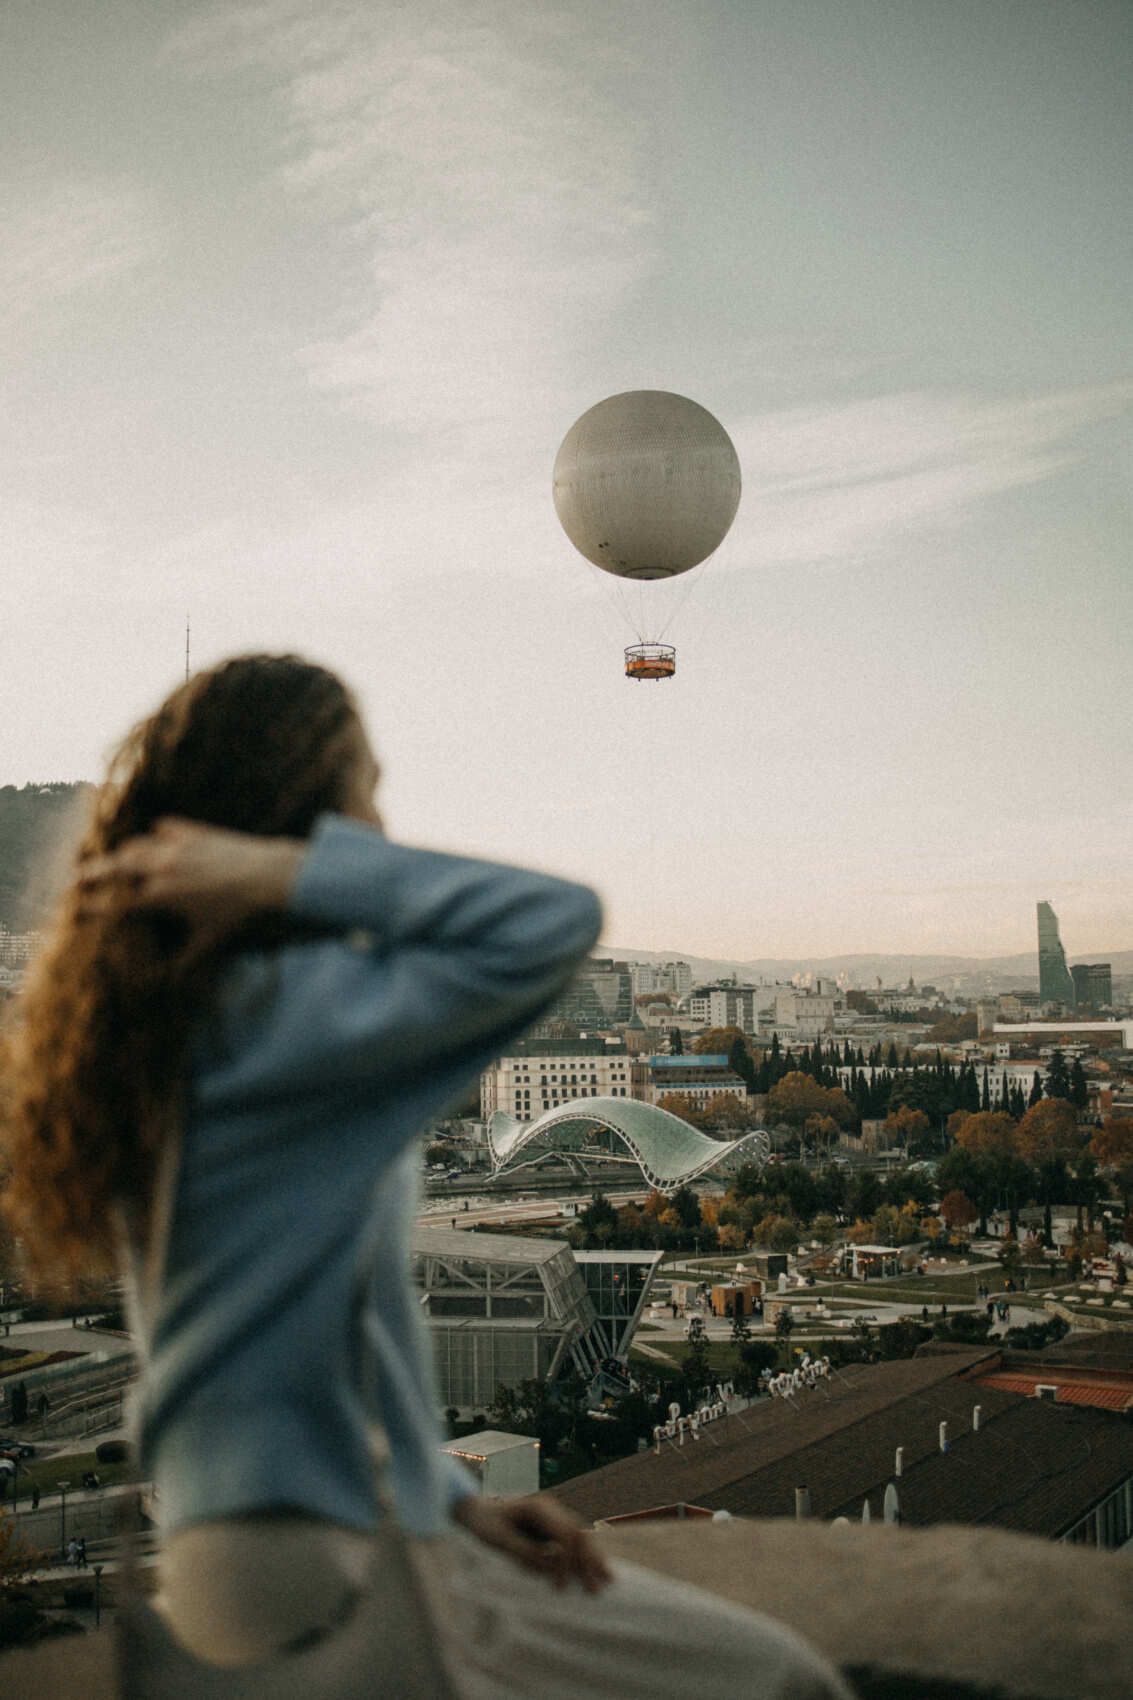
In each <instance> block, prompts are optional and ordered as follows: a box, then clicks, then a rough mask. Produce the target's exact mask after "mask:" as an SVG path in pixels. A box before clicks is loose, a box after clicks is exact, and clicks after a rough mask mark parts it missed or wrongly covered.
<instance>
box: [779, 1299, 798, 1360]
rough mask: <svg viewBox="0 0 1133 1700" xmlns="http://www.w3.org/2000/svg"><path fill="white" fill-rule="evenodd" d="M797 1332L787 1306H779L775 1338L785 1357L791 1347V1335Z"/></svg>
mask: <svg viewBox="0 0 1133 1700" xmlns="http://www.w3.org/2000/svg"><path fill="white" fill-rule="evenodd" d="M794 1331H795V1319H794V1317H793V1316H792V1315H791V1312H790V1310H789V1309H788V1307H787V1306H786V1305H780V1306H779V1314H778V1316H777V1317H776V1318H775V1338H776V1340H777V1341H778V1343H779V1349H780V1351H781V1352H782V1353H783V1355H784V1357H785V1356H786V1355H787V1348H788V1346H789V1345H790V1341H791V1335H792V1334H793V1333H794Z"/></svg>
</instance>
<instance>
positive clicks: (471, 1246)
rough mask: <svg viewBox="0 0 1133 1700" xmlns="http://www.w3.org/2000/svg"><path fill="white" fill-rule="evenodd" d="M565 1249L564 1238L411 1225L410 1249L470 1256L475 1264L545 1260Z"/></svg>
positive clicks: (418, 1252)
mask: <svg viewBox="0 0 1133 1700" xmlns="http://www.w3.org/2000/svg"><path fill="white" fill-rule="evenodd" d="M568 1249H569V1248H568V1246H567V1244H566V1242H565V1241H564V1240H536V1239H530V1240H524V1239H520V1238H518V1236H516V1235H515V1234H480V1233H473V1232H471V1230H469V1229H465V1228H415V1229H414V1230H413V1251H414V1253H415V1254H416V1255H417V1256H418V1257H421V1256H425V1257H471V1258H474V1259H475V1260H476V1261H477V1262H479V1263H549V1262H550V1260H551V1259H552V1258H553V1257H561V1255H562V1253H563V1252H564V1251H567V1250H568Z"/></svg>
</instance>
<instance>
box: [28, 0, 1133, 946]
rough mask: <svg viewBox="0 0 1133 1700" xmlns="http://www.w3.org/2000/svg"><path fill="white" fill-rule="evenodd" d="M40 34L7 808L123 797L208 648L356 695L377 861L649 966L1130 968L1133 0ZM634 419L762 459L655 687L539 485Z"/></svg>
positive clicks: (375, 17) (303, 22)
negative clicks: (563, 889)
mask: <svg viewBox="0 0 1133 1700" xmlns="http://www.w3.org/2000/svg"><path fill="white" fill-rule="evenodd" d="M4 28H5V53H4V55H3V56H2V62H0V89H2V91H3V95H4V101H5V109H6V112H7V114H8V116H9V122H10V127H11V129H12V133H13V136H14V138H15V140H14V144H13V145H12V146H10V147H9V149H8V150H6V154H5V160H4V162H3V165H2V167H0V191H2V192H3V194H4V196H5V199H6V208H7V211H6V221H5V228H6V232H7V240H6V258H5V260H4V262H3V267H4V269H3V280H4V304H3V307H2V308H0V337H2V339H3V346H4V350H5V356H6V369H7V372H8V389H9V395H10V407H9V414H8V420H7V424H6V431H7V435H6V438H5V467H6V483H7V490H6V500H5V503H4V504H3V506H2V509H0V549H2V550H3V556H2V558H3V561H4V575H5V586H6V590H7V593H8V594H7V609H8V614H9V617H8V619H7V621H6V623H5V631H4V649H3V661H4V669H3V678H4V697H3V700H4V705H5V712H4V714H3V715H0V783H4V782H10V783H14V784H20V783H23V782H25V781H29V780H36V781H38V780H50V779H78V778H86V779H94V778H97V777H98V775H99V772H100V770H101V764H102V762H103V759H104V757H105V753H106V751H107V750H108V748H109V747H110V746H111V745H112V744H113V743H114V742H115V741H116V740H117V739H118V738H119V737H120V736H121V735H122V734H123V733H124V732H125V730H126V729H127V727H128V726H129V725H130V723H131V722H132V721H133V720H134V719H136V718H137V717H139V716H140V715H142V714H143V713H145V712H147V711H148V710H149V709H151V708H152V707H153V706H154V705H155V704H156V702H157V701H158V700H159V699H160V698H161V697H162V696H163V695H164V694H165V693H166V692H167V691H168V690H169V689H170V688H171V687H172V686H173V685H175V684H176V683H177V682H178V679H179V677H180V676H181V673H182V670H183V665H184V634H185V618H186V613H187V612H191V615H192V622H193V660H194V664H196V665H201V666H206V665H209V664H210V663H212V662H213V661H215V660H217V659H218V658H219V657H221V656H222V655H224V654H228V653H233V652H236V651H241V650H248V649H261V648H267V649H284V648H289V649H291V648H293V649H299V650H300V651H302V652H304V653H309V654H311V655H312V657H313V658H314V659H317V660H319V661H323V662H326V663H329V664H330V665H332V666H334V667H335V668H336V669H338V670H340V671H341V672H342V673H343V675H344V676H345V677H346V679H347V680H348V681H349V682H350V683H351V684H352V685H353V686H355V688H356V689H357V691H358V695H359V698H360V701H361V703H362V705H363V708H364V710H365V712H366V714H367V716H368V718H369V720H370V722H371V724H372V727H373V732H374V738H375V742H376V746H377V749H378V752H379V755H380V757H381V759H382V762H383V766H384V768H385V771H386V775H387V777H386V779H385V782H384V808H385V813H386V816H387V819H388V821H389V824H390V829H391V831H393V832H395V833H396V834H397V835H399V836H401V837H405V838H409V839H411V840H415V841H420V842H430V843H435V844H440V845H445V846H451V847H453V848H455V849H460V850H466V851H473V852H478V853H482V854H485V855H489V856H498V857H501V858H504V859H513V860H518V861H529V862H531V863H534V864H536V865H540V866H544V867H548V868H551V869H553V870H555V871H560V872H564V873H568V874H571V875H574V876H576V877H579V878H582V879H586V880H589V881H591V882H592V883H594V884H595V885H597V887H598V888H599V890H600V891H601V893H602V896H603V898H604V900H605V904H606V912H607V923H606V936H607V937H609V938H613V939H622V940H624V939H630V940H634V941H636V946H635V948H637V949H640V950H649V951H657V950H662V949H665V948H669V947H670V946H671V944H672V940H673V939H678V940H680V941H682V945H681V947H682V948H683V949H684V950H686V951H688V952H690V953H693V954H697V955H701V956H706V957H708V956H715V957H721V958H724V957H727V958H734V959H736V960H745V959H753V958H757V957H760V956H768V957H787V956H791V957H805V956H808V955H809V956H811V957H818V956H823V957H825V956H829V955H832V954H851V953H862V952H870V953H872V952H875V951H883V952H885V953H887V954H894V955H896V954H931V953H940V954H957V953H967V952H971V951H972V950H973V949H974V948H979V949H980V950H982V951H985V952H986V953H987V954H989V955H996V954H1022V953H1023V952H1025V951H1026V950H1028V949H1031V948H1033V915H1034V903H1035V901H1036V894H1037V893H1039V892H1042V893H1044V894H1045V896H1046V898H1047V899H1049V901H1050V902H1051V903H1052V905H1053V906H1054V908H1055V909H1056V910H1057V912H1058V913H1059V915H1060V916H1061V917H1062V920H1063V927H1064V930H1066V931H1067V932H1068V934H1069V935H1070V936H1071V938H1072V941H1073V944H1072V949H1071V952H1070V954H1071V956H1072V957H1077V958H1079V959H1082V958H1089V957H1092V956H1095V955H1099V954H1102V953H1106V954H1112V953H1114V952H1117V951H1119V950H1121V949H1123V948H1127V947H1128V946H1129V945H1131V944H1133V907H1131V901H1130V888H1129V877H1128V875H1129V856H1128V845H1129V841H1130V826H1131V825H1133V820H1131V817H1130V809H1129V805H1128V802H1127V798H1128V795H1129V790H1130V787H1129V784H1128V772H1129V757H1128V736H1127V729H1126V724H1125V721H1126V716H1125V715H1124V714H1123V712H1122V710H1123V706H1124V703H1125V700H1126V697H1127V688H1126V687H1125V674H1126V669H1127V661H1126V657H1125V648H1126V644H1125V642H1124V633H1125V632H1126V631H1127V630H1128V629H1129V624H1130V612H1131V610H1130V584H1129V575H1128V569H1127V562H1126V555H1127V537H1128V534H1129V529H1130V527H1129V521H1130V495H1129V492H1130V489H1131V488H1133V478H1131V473H1133V431H1131V429H1130V425H1131V420H1133V333H1131V327H1133V267H1130V265H1129V252H1128V238H1127V231H1128V228H1129V218H1128V213H1129V205H1128V202H1129V194H1128V173H1127V170H1126V169H1125V165H1126V161H1127V158H1128V148H1129V141H1130V139H1131V138H1130V128H1131V126H1130V113H1129V105H1128V86H1129V80H1130V73H1131V72H1133V14H1130V12H1129V10H1128V8H1127V7H1125V6H1123V5H1119V4H1116V3H1114V4H1110V3H1107V0H1102V3H1099V4H1097V5H1094V6H1091V7H1090V8H1089V9H1086V10H1076V11H1074V12H1073V14H1071V13H1070V12H1068V11H1063V10H1060V9H1050V10H1046V11H1040V10H1031V11H1029V12H1022V11H1019V10H1016V9H1014V8H1003V9H998V8H987V7H983V6H980V5H977V4H970V3H966V0H961V3H958V4H957V5H956V6H954V7H950V8H925V9H921V8H908V7H904V6H900V5H890V4H887V3H885V0H868V3H867V0H837V3H835V0H813V3H812V4H810V5H808V6H807V7H806V8H794V7H789V6H785V5H781V4H777V3H773V0H769V3H768V4H765V5H759V6H756V7H752V6H750V5H748V4H746V3H744V4H740V3H739V0H720V3H719V4H715V5H713V6H710V7H708V8H705V9H703V10H702V11H701V12H700V13H698V15H697V17H696V19H695V20H694V19H693V18H692V16H691V14H690V13H689V12H688V9H687V8H685V7H683V6H681V5H679V4H678V3H677V0H654V3H651V4H644V3H641V0H630V3H629V4H627V5H626V6H624V7H622V8H618V9H617V11H616V12H611V11H610V9H609V8H607V7H602V6H599V5H598V4H597V0H569V3H563V4H556V5H554V6H551V7H548V8H530V7H525V6H521V5H518V4H515V3H513V0H493V3H491V4H489V5H488V6H487V7H485V8H484V9H483V10H482V11H478V12H477V14H476V17H475V19H473V18H471V17H470V16H469V14H468V13H467V10H466V9H465V8H463V7H461V6H459V5H457V4H456V3H455V0H441V3H438V4H437V5H436V6H434V7H430V8H429V9H428V16H427V17H422V16H419V15H418V14H417V13H416V12H415V11H414V10H413V9H406V8H402V7H394V6H387V5H382V4H379V5H374V6H370V5H362V4H360V3H352V0H348V3H345V4H343V5H342V6H339V7H336V8H335V9H334V11H333V14H327V13H326V11H325V9H323V8H320V7H318V6H315V5H312V4H309V3H306V0H255V3H253V4H251V5H248V6H240V7H236V6H232V5H225V4H220V5H216V4H214V5H203V6H192V5H191V6H185V5H182V4H173V3H172V0H159V3H158V4H156V5H154V4H147V5H142V4H141V0H108V3H107V4H106V5H105V6H102V7H99V8H91V9H88V15H86V16H84V18H83V19H82V21H81V24H79V25H78V26H76V24H75V17H74V12H73V9H72V8H70V7H69V6H67V5H65V4H64V3H63V0H44V4H42V5H40V6H37V7H35V8H28V7H24V8H19V9H17V10H16V11H15V12H13V13H12V14H11V15H10V16H9V17H8V18H7V19H6V21H5V26H4ZM630 388H663V389H671V390H675V391H677V392H679V393H683V394H687V395H690V396H692V397H693V398H694V399H696V400H698V401H699V402H701V403H702V404H703V405H704V406H706V407H708V408H709V409H710V410H711V411H712V412H713V413H714V414H715V415H716V416H717V417H718V418H719V419H720V421H721V423H722V424H723V425H724V426H725V427H726V429H727V430H728V431H729V433H730V435H731V436H732V439H733V441H734V443H735V445H736V449H737V452H738V455H739V459H740V463H741V468H742V472H743V479H744V495H743V499H742V501H741V505H740V509H739V513H738V516H737V519H736V522H735V525H734V526H733V530H732V533H731V535H730V536H729V538H728V540H727V541H726V542H725V544H724V546H723V548H722V549H721V550H720V551H719V554H718V556H717V557H716V558H715V559H714V560H713V561H712V562H711V563H710V564H709V566H708V567H707V568H706V569H704V570H703V571H702V573H701V574H700V576H699V579H698V580H696V581H695V582H693V583H692V585H691V589H690V593H689V597H688V601H687V603H686V604H685V605H684V607H683V609H682V611H681V612H680V613H679V614H678V616H677V621H676V624H675V626H674V628H673V630H672V632H671V633H670V636H671V637H672V639H673V641H674V642H675V643H676V645H677V649H678V657H679V660H678V673H677V676H676V678H675V679H673V680H672V681H670V682H667V683H665V684H659V685H656V686H653V685H636V684H631V683H629V682H628V681H626V680H625V678H624V677H623V675H622V647H623V644H624V643H625V642H627V641H629V640H630V637H631V635H632V634H631V633H630V632H629V631H628V629H627V628H626V626H625V624H624V622H623V617H622V613H621V610H620V607H619V604H618V601H617V597H616V595H615V594H614V592H613V590H612V586H611V584H609V583H605V584H604V583H601V582H599V580H600V578H601V575H599V574H597V573H596V572H592V571H591V570H590V569H589V568H587V567H586V566H585V564H584V563H583V562H582V561H581V560H580V558H579V557H578V556H577V555H576V554H575V552H574V551H573V549H572V548H571V545H570V544H569V543H568V542H567V540H566V538H565V536H564V535H563V534H562V532H561V530H560V529H559V527H558V524H557V521H556V519H555V514H554V509H553V505H552V501H551V490H550V482H551V467H552V464H553V460H554V455H555V452H556V449H557V447H558V444H559V442H560V441H561V438H562V436H563V434H564V432H565V431H566V429H567V428H568V426H569V425H570V424H571V422H572V421H573V420H574V419H575V418H576V417H577V416H578V415H579V414H580V413H581V412H582V411H583V410H584V409H585V408H586V407H588V406H590V405H592V404H593V403H594V402H595V401H597V400H599V399H600V398H601V397H603V396H605V395H609V394H612V393H615V392H617V391H619V390H623V389H630ZM648 588H649V587H647V589H648ZM674 588H676V587H674ZM678 594H679V595H683V587H681V588H680V590H679V591H678ZM1079 939H1080V940H1081V941H1083V942H1082V945H1081V947H1080V948H1079V947H1078V945H1077V941H1078V940H1079Z"/></svg>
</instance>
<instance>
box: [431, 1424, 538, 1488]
mask: <svg viewBox="0 0 1133 1700" xmlns="http://www.w3.org/2000/svg"><path fill="white" fill-rule="evenodd" d="M441 1450H442V1451H443V1452H450V1453H451V1454H452V1456H453V1457H454V1458H459V1459H460V1462H461V1463H462V1464H463V1465H464V1467H465V1469H466V1470H470V1471H471V1473H472V1474H473V1476H475V1478H476V1480H477V1481H478V1482H479V1483H480V1492H481V1493H482V1494H483V1495H484V1497H485V1499H497V1498H499V1497H500V1496H501V1495H506V1494H513V1493H520V1494H522V1493H538V1491H539V1442H538V1441H537V1440H532V1438H531V1436H530V1435H526V1434H504V1433H503V1432H502V1430H500V1429H494V1428H485V1429H481V1430H480V1432H479V1434H470V1435H467V1436H466V1437H465V1439H463V1440H450V1441H448V1442H447V1443H446V1444H445V1445H444V1446H443V1447H442V1448H441Z"/></svg>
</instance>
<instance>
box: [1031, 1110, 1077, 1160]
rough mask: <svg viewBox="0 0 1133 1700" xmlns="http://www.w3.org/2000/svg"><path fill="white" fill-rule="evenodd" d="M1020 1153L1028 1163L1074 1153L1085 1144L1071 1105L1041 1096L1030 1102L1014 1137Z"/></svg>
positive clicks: (1069, 1157)
mask: <svg viewBox="0 0 1133 1700" xmlns="http://www.w3.org/2000/svg"><path fill="white" fill-rule="evenodd" d="M1015 1139H1016V1147H1017V1149H1018V1151H1019V1154H1020V1156H1023V1157H1025V1158H1026V1159H1027V1161H1028V1162H1030V1163H1036V1164H1039V1163H1045V1162H1049V1161H1050V1160H1051V1159H1052V1158H1059V1157H1060V1158H1062V1159H1063V1160H1064V1161H1067V1160H1069V1159H1072V1158H1074V1157H1076V1156H1077V1154H1078V1152H1079V1151H1080V1150H1081V1149H1082V1145H1083V1143H1084V1140H1083V1136H1082V1135H1081V1133H1080V1132H1079V1131H1078V1117H1077V1115H1076V1114H1075V1110H1074V1106H1073V1104H1071V1103H1068V1102H1067V1100H1066V1099H1065V1098H1043V1099H1040V1100H1038V1101H1037V1102H1036V1103H1034V1104H1032V1105H1031V1107H1030V1109H1029V1110H1028V1111H1027V1113H1026V1115H1025V1116H1024V1117H1023V1119H1022V1121H1021V1122H1020V1123H1019V1128H1018V1132H1017V1133H1016V1136H1015Z"/></svg>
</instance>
